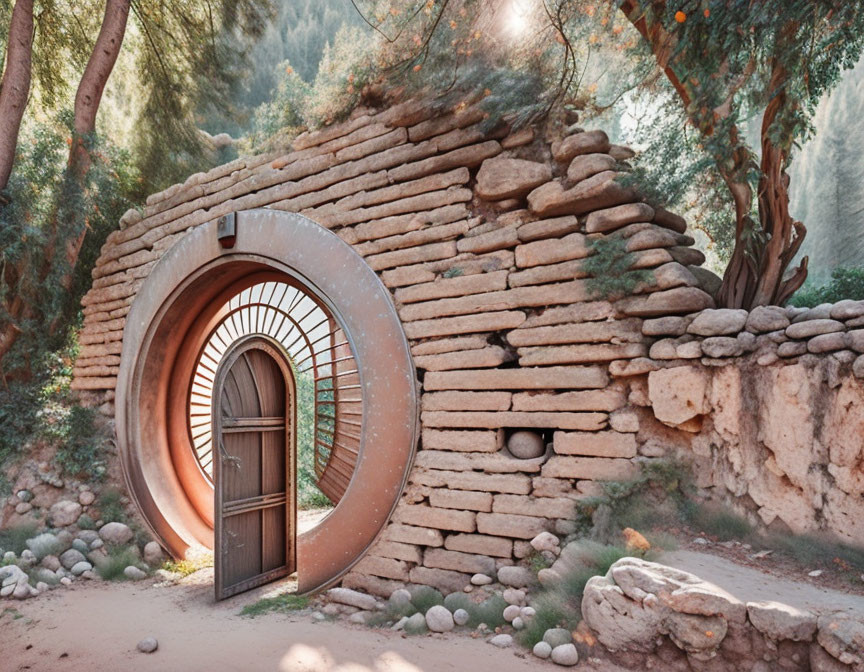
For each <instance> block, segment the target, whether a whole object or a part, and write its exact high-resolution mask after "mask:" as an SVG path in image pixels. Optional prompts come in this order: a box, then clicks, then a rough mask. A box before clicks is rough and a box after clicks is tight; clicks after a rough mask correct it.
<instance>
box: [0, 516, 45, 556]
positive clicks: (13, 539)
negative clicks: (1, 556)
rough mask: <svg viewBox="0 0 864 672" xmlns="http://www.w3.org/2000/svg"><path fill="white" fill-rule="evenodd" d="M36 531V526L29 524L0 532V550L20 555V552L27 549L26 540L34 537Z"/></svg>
mask: <svg viewBox="0 0 864 672" xmlns="http://www.w3.org/2000/svg"><path fill="white" fill-rule="evenodd" d="M37 529H38V528H37V527H36V525H32V524H31V525H19V526H17V527H7V528H6V529H3V530H0V548H2V549H3V550H4V551H12V552H13V553H14V554H15V555H21V552H22V551H23V550H24V549H25V548H27V540H28V539H31V538H32V537H35V536H36V533H37Z"/></svg>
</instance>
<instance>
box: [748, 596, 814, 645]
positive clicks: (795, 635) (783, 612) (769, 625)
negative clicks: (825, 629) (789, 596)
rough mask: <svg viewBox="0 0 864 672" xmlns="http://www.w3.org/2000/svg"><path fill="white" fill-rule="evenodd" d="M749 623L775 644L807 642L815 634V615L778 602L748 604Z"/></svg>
mask: <svg viewBox="0 0 864 672" xmlns="http://www.w3.org/2000/svg"><path fill="white" fill-rule="evenodd" d="M747 616H748V617H749V619H750V623H752V624H753V627H754V628H756V629H757V630H758V631H759V632H761V633H762V634H763V635H765V636H766V637H768V638H770V639H772V640H774V641H775V642H779V641H783V640H785V639H791V640H792V641H795V642H809V641H811V640H812V639H813V635H814V634H816V614H814V613H812V612H810V611H805V610H802V609H796V608H795V607H790V606H789V605H788V604H781V603H780V602H748V603H747Z"/></svg>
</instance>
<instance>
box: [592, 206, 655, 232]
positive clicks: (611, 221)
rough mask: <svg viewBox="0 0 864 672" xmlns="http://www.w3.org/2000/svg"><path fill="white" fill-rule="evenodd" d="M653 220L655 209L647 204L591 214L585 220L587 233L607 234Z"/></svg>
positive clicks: (616, 207) (619, 207)
mask: <svg viewBox="0 0 864 672" xmlns="http://www.w3.org/2000/svg"><path fill="white" fill-rule="evenodd" d="M652 219H654V208H652V207H651V206H650V205H648V204H647V203H626V204H625V205H618V206H615V207H614V208H607V209H605V210H595V211H594V212H592V213H590V214H589V215H588V217H587V219H586V220H585V231H586V232H588V233H605V232H608V231H615V230H617V229H620V228H621V227H622V226H625V225H627V224H632V223H633V222H650V221H651V220H652Z"/></svg>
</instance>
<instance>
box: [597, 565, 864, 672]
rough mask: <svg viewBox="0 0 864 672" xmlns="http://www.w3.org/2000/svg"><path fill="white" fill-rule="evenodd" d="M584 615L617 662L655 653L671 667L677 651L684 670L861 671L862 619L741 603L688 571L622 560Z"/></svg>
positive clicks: (600, 582)
mask: <svg viewBox="0 0 864 672" xmlns="http://www.w3.org/2000/svg"><path fill="white" fill-rule="evenodd" d="M582 613H583V616H584V618H585V624H586V625H587V626H588V627H589V628H590V629H591V631H592V632H593V634H594V635H595V636H596V637H597V640H598V641H599V642H600V644H602V645H603V646H604V647H606V648H607V649H608V650H610V651H612V652H613V653H614V654H616V655H617V656H623V657H622V658H621V660H622V661H626V660H629V661H630V662H633V661H634V660H643V661H644V660H648V659H650V658H651V657H652V656H653V660H654V661H655V662H657V661H658V659H660V660H662V661H663V663H664V664H668V663H669V661H670V655H671V657H672V658H674V656H675V651H676V650H677V651H678V654H677V655H678V656H680V657H681V658H682V662H683V659H684V658H686V660H687V661H688V662H689V664H690V666H689V667H688V666H685V668H683V669H705V670H709V669H710V670H731V669H748V670H750V669H752V670H762V669H764V670H773V669H790V670H800V671H801V672H803V671H804V670H810V669H813V670H830V671H832V672H833V671H834V670H842V669H846V670H854V671H856V672H857V670H859V669H864V653H862V651H864V620H862V617H861V616H860V615H855V614H850V613H848V612H838V613H833V614H825V615H823V616H820V617H818V619H817V616H816V614H814V613H811V612H809V611H804V610H799V609H795V608H794V607H790V606H788V605H785V604H780V603H777V602H750V603H748V604H747V605H745V604H744V603H743V602H742V601H741V600H739V599H738V598H737V597H735V596H733V595H730V594H729V593H727V592H726V591H725V590H723V589H721V588H719V587H717V586H715V585H713V584H711V583H708V582H707V581H704V580H703V579H701V578H699V577H697V576H695V575H693V574H690V573H688V572H683V571H680V570H677V569H673V568H671V567H666V566H664V565H660V564H657V563H654V562H648V561H645V560H642V559H639V558H624V559H622V560H619V561H618V562H616V563H615V564H614V565H612V567H611V568H610V569H609V571H608V572H607V574H606V576H597V577H594V578H593V579H591V580H590V581H589V582H588V584H587V585H586V587H585V592H584V596H583V599H582ZM634 654H635V655H637V658H632V656H633V655H634ZM628 656H631V657H629V658H628ZM639 656H641V657H639ZM646 656H647V658H646ZM781 661H782V662H781ZM814 661H815V662H814ZM811 663H812V664H813V665H812V668H811V666H810V665H811ZM705 664H709V666H707V667H705ZM754 665H755V666H754ZM778 665H779V667H778ZM847 666H848V667H847ZM640 669H642V668H640ZM659 669H682V668H679V667H671V666H670V667H662V666H661V668H659Z"/></svg>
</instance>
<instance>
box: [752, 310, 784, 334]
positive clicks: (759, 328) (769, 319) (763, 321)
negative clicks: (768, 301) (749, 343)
mask: <svg viewBox="0 0 864 672" xmlns="http://www.w3.org/2000/svg"><path fill="white" fill-rule="evenodd" d="M788 326H789V317H788V316H787V315H786V311H785V310H784V309H783V308H781V307H779V306H757V307H756V308H754V309H753V310H751V311H750V314H749V315H748V316H747V325H746V327H747V330H748V331H752V332H753V333H754V334H762V333H767V332H769V331H778V330H780V329H785V328H786V327H788Z"/></svg>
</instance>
